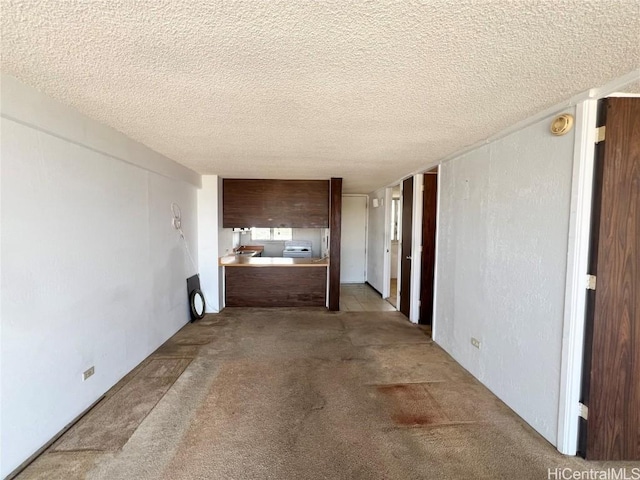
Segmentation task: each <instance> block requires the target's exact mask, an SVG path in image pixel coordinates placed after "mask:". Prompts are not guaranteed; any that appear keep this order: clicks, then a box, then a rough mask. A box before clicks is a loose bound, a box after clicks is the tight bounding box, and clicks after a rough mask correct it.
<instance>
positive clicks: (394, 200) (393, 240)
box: [386, 185, 402, 308]
mask: <svg viewBox="0 0 640 480" xmlns="http://www.w3.org/2000/svg"><path fill="white" fill-rule="evenodd" d="M390 190H391V202H390V203H389V217H390V220H389V232H390V233H389V247H388V249H387V252H388V255H389V272H390V275H389V279H388V282H389V288H388V291H389V296H388V297H387V298H386V300H387V301H388V302H389V303H390V304H391V305H393V306H394V307H395V308H398V297H399V291H398V260H399V258H398V254H399V252H398V248H399V244H400V237H399V234H400V218H401V217H400V215H401V212H402V210H401V205H400V194H401V189H400V185H395V186H393V187H391V189H390Z"/></svg>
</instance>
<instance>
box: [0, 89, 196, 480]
mask: <svg viewBox="0 0 640 480" xmlns="http://www.w3.org/2000/svg"><path fill="white" fill-rule="evenodd" d="M5 80H6V79H5V78H4V77H3V82H2V98H3V105H2V107H3V111H2V114H3V118H2V152H1V153H2V185H1V186H2V259H1V261H2V312H1V322H2V324H1V325H2V339H1V348H0V351H1V360H0V363H1V364H2V383H1V391H2V406H1V412H0V414H1V417H2V430H1V433H0V435H1V438H0V443H1V444H2V449H1V450H2V457H1V460H0V464H1V472H0V477H4V476H5V475H7V474H8V473H9V472H11V471H12V470H13V469H15V468H16V467H17V466H18V465H19V464H20V463H21V462H23V461H24V460H25V459H26V458H27V457H29V456H30V455H31V454H32V453H34V452H35V451H36V450H37V449H38V448H40V447H41V446H42V445H43V444H44V443H45V442H47V441H48V440H49V439H50V438H51V437H52V436H53V435H55V434H56V433H57V432H58V431H60V430H61V429H62V428H63V427H64V426H65V425H67V424H68V423H69V422H70V421H71V420H73V419H74V418H75V417H76V416H77V415H79V414H80V413H81V412H82V411H83V410H85V409H86V408H87V407H88V406H89V405H91V404H92V403H93V402H94V401H95V400H97V399H98V398H99V397H100V396H101V395H102V394H103V393H104V392H105V391H106V390H107V389H109V388H110V387H111V386H112V385H114V384H115V383H116V382H117V381H118V380H119V379H120V378H121V377H123V376H124V375H125V374H126V373H127V372H129V371H130V370H131V369H132V368H133V367H135V366H136V365H137V364H138V363H139V362H140V361H142V360H143V359H144V358H145V357H147V356H148V355H149V354H150V353H151V352H152V351H153V350H155V349H156V348H157V347H158V346H159V345H160V344H162V343H163V342H164V341H165V340H166V339H167V338H168V337H170V336H171V335H172V334H173V333H175V332H176V331H177V330H178V329H179V328H180V327H181V326H182V325H184V324H185V323H186V322H187V321H188V318H189V315H188V302H187V296H186V282H185V280H186V278H187V277H188V276H190V275H192V274H193V273H194V268H193V266H192V265H191V263H190V262H189V260H188V258H187V256H186V255H185V250H184V247H183V244H182V241H181V240H180V238H179V236H178V235H177V233H176V231H175V230H173V229H172V227H171V213H170V212H171V211H170V204H171V202H177V203H178V204H179V205H180V206H181V207H182V214H183V228H184V231H185V234H186V235H187V239H188V240H189V243H190V248H191V251H192V253H193V255H194V256H196V257H197V247H196V215H195V212H196V187H195V186H193V185H191V184H189V183H186V182H184V181H181V180H174V179H170V178H168V177H167V176H164V175H159V174H157V173H154V172H152V171H149V170H145V169H143V168H139V167H137V166H134V165H132V164H131V163H128V162H125V161H121V160H118V159H116V158H114V156H113V155H117V154H118V152H119V151H121V150H122V151H128V152H129V154H130V155H132V157H129V159H130V160H132V161H136V160H139V161H143V160H144V159H143V158H142V159H141V158H138V157H137V156H136V153H135V152H136V151H141V152H143V154H144V155H143V157H147V158H154V157H155V156H157V154H156V153H154V152H151V151H148V149H146V148H144V147H142V146H138V147H136V149H134V150H133V151H132V150H131V149H130V147H131V145H132V142H131V140H129V139H127V138H126V137H124V136H123V135H121V134H119V133H117V132H114V131H112V130H111V129H106V128H105V127H104V126H101V125H98V124H96V123H95V122H93V121H91V120H88V119H86V118H84V117H82V116H80V115H77V114H75V113H70V112H69V110H68V109H67V108H66V107H62V106H60V105H58V104H57V103H56V102H53V101H52V100H50V99H48V98H46V97H44V96H43V95H41V94H39V93H38V92H36V91H34V90H32V89H31V88H29V87H25V86H22V85H20V84H17V83H15V82H12V81H10V80H9V81H5ZM9 98H10V101H9V102H7V104H10V105H11V114H12V118H16V117H18V119H19V120H21V121H27V120H33V119H36V120H38V119H39V120H46V119H50V120H51V123H49V126H50V127H51V128H52V130H45V129H43V128H35V127H33V126H30V125H28V124H25V123H21V122H20V121H16V120H13V119H8V118H6V117H5V113H6V112H5V110H4V108H5V105H6V104H5V99H9ZM20 105H22V106H23V110H22V111H21V110H20V108H19V107H20ZM21 114H24V115H21ZM54 120H55V122H54ZM45 123H46V122H45ZM67 134H68V135H69V136H71V137H73V138H74V141H69V140H67V139H66V138H63V136H65V135H67ZM82 138H87V139H90V138H102V139H103V140H106V139H108V141H104V148H105V152H104V153H101V152H98V151H96V150H94V149H93V147H87V146H86V145H85V144H82V143H80V142H79V141H76V140H75V139H82ZM138 149H139V150H138ZM132 152H133V153H132ZM167 162H170V161H169V160H168V159H161V161H159V162H158V165H160V166H161V165H165V166H166V165H169V163H167ZM175 167H176V169H177V171H181V170H182V169H183V167H180V166H179V165H175ZM197 181H198V182H199V178H198V179H197ZM91 366H95V375H94V376H93V377H91V378H89V379H88V380H87V381H85V382H83V381H82V379H81V376H82V372H83V371H85V370H86V369H88V368H89V367H91Z"/></svg>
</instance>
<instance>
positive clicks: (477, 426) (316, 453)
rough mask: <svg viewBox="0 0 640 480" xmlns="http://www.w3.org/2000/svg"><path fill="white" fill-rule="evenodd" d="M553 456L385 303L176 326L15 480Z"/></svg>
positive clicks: (255, 312) (324, 470) (488, 465)
mask: <svg viewBox="0 0 640 480" xmlns="http://www.w3.org/2000/svg"><path fill="white" fill-rule="evenodd" d="M594 466H596V465H595V464H589V463H586V462H584V461H582V460H580V459H576V458H568V457H564V456H562V455H560V454H559V453H558V452H557V451H556V450H555V449H554V448H553V447H552V446H551V445H550V444H549V443H547V442H546V441H545V440H544V439H543V438H541V437H540V436H539V435H538V434H536V433H535V432H534V431H533V430H532V429H531V428H529V427H528V426H527V425H526V424H525V423H524V422H522V421H521V420H520V419H519V418H518V417H517V416H516V415H515V414H514V413H512V412H511V411H510V410H509V409H508V408H507V407H506V406H505V405H504V404H503V403H502V402H500V401H499V400H498V399H497V398H496V397H495V396H493V395H492V394H491V393H490V392H489V391H488V390H487V389H486V388H484V387H483V386H482V385H480V384H479V383H478V382H477V381H476V380H474V379H473V378H472V377H471V376H470V375H469V374H468V373H467V372H466V371H465V370H463V369H462V368H461V367H460V366H459V365H458V364H457V363H456V362H454V361H453V360H452V359H451V358H450V357H449V356H448V355H447V354H446V353H445V352H444V351H443V350H442V349H440V348H439V347H438V346H437V345H435V344H434V343H433V342H431V340H430V338H429V337H428V336H427V335H425V333H424V331H423V330H422V329H420V328H418V327H416V326H414V325H412V324H410V323H408V322H407V321H406V319H405V318H404V317H403V316H402V315H401V314H399V313H397V312H339V313H330V312H327V311H325V310H324V309H227V310H225V311H224V312H223V313H222V314H220V315H217V316H214V315H209V316H207V317H205V319H204V320H203V321H201V322H199V323H196V324H193V325H187V326H186V327H185V328H184V329H183V330H181V331H180V332H179V333H178V334H176V336H174V337H173V338H172V339H171V340H170V341H169V342H167V344H165V345H164V346H163V347H161V348H160V349H159V350H158V351H157V352H156V353H154V354H153V355H152V356H151V357H150V358H149V359H147V360H146V361H145V362H144V363H143V364H142V365H141V366H140V367H139V368H137V369H136V370H135V371H134V372H132V373H131V374H130V375H128V376H127V378H125V379H124V380H123V381H122V382H121V383H120V384H118V385H117V386H116V387H114V389H112V391H111V392H109V394H108V395H107V396H106V398H105V400H103V401H102V402H101V403H100V404H99V405H98V406H97V407H96V408H94V410H92V411H91V412H90V413H89V414H88V415H87V416H86V417H85V418H83V419H82V420H81V421H80V422H78V423H77V424H76V425H75V426H74V427H73V428H71V429H70V430H69V431H68V432H67V433H66V434H65V435H64V436H63V437H61V438H60V439H59V440H58V442H56V443H55V444H54V445H53V446H52V448H50V449H49V450H48V451H46V452H45V453H44V454H43V455H41V456H40V457H39V458H38V459H37V460H36V461H35V462H34V463H32V464H31V465H30V466H29V467H28V468H27V469H26V470H25V471H24V472H23V473H22V474H21V475H20V476H19V477H18V478H19V479H21V480H27V479H47V480H56V479H65V480H67V479H84V478H87V479H109V480H113V479H136V480H137V479H167V480H169V479H171V480H174V479H178V480H179V479H296V480H297V479H420V478H424V479H427V478H432V479H546V478H547V469H549V468H556V467H568V468H573V469H581V470H582V469H588V468H591V467H594Z"/></svg>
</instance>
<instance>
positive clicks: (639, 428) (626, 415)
mask: <svg viewBox="0 0 640 480" xmlns="http://www.w3.org/2000/svg"><path fill="white" fill-rule="evenodd" d="M599 117H600V124H601V125H604V126H605V127H606V131H605V140H604V141H603V142H600V143H599V144H598V145H597V148H596V169H595V183H594V205H593V207H594V208H593V220H592V233H591V235H592V242H591V259H590V272H589V273H590V274H591V275H595V277H596V281H595V290H589V292H588V295H587V319H586V320H587V321H586V326H587V329H586V330H587V331H586V341H585V363H584V368H583V370H584V372H583V377H584V378H583V383H584V384H583V392H582V397H583V398H582V402H583V403H584V404H585V405H587V407H588V418H587V420H586V422H582V423H581V429H582V432H581V434H582V439H583V440H586V446H584V445H583V446H581V450H582V451H583V452H584V453H586V458H587V459H589V460H640V98H607V99H604V100H603V101H602V102H601V105H600V113H599ZM585 427H586V435H584V428H585ZM584 447H586V448H584ZM585 450H586V452H585Z"/></svg>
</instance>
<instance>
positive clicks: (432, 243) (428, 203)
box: [419, 173, 438, 325]
mask: <svg viewBox="0 0 640 480" xmlns="http://www.w3.org/2000/svg"><path fill="white" fill-rule="evenodd" d="M437 214H438V175H435V174H432V173H425V175H424V193H423V198H422V272H421V281H420V321H419V323H420V324H423V325H431V323H432V321H433V272H434V268H435V265H436V216H437Z"/></svg>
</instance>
